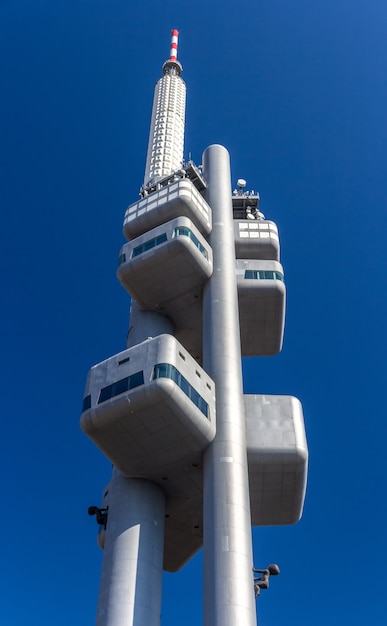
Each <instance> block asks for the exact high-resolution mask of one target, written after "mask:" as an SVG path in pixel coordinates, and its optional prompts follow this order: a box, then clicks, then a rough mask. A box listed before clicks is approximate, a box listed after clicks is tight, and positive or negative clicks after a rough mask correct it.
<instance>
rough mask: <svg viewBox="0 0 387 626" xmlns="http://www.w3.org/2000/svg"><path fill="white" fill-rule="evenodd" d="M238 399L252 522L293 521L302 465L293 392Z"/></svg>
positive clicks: (300, 500) (303, 447) (303, 448)
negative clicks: (243, 418)
mask: <svg viewBox="0 0 387 626" xmlns="http://www.w3.org/2000/svg"><path fill="white" fill-rule="evenodd" d="M244 399H245V407H246V438H247V458H248V463H249V481H250V498H251V520H252V524H253V526H272V525H277V524H294V523H295V522H297V521H298V520H299V519H300V517H301V514H302V509H303V504H304V498H305V489H306V478H307V466H308V447H307V443H306V436H305V428H304V418H303V414H302V407H301V403H300V401H299V400H297V398H294V397H293V396H263V395H245V396H244Z"/></svg>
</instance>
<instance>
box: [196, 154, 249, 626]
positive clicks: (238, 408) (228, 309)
mask: <svg viewBox="0 0 387 626" xmlns="http://www.w3.org/2000/svg"><path fill="white" fill-rule="evenodd" d="M203 173H204V176H205V178H206V180H207V183H208V188H207V190H206V200H207V202H208V203H209V205H210V206H211V208H212V216H213V228H212V233H211V235H210V243H211V246H212V251H213V258H214V271H213V275H212V277H211V278H210V279H209V281H208V282H207V283H206V285H205V288H204V294H203V367H204V369H205V370H206V371H207V372H208V374H209V375H210V376H211V377H212V378H213V379H214V381H215V384H216V412H217V413H216V420H217V426H216V437H215V439H214V442H213V443H212V444H211V445H210V446H209V448H207V450H206V452H205V454H204V502H203V508H204V520H203V521H204V542H203V545H204V626H240V625H241V624H243V626H255V625H256V610H255V599H254V589H253V578H252V564H253V557H252V538H251V518H250V499H249V487H248V468H247V452H246V434H245V416H244V402H243V390H242V365H241V348H240V331H239V311H238V296H237V284H236V277H235V249H234V245H235V244H234V231H233V212H232V201H231V176H230V159H229V154H228V152H227V150H226V149H225V148H224V147H223V146H219V145H212V146H210V147H209V148H207V149H206V150H205V152H204V154H203Z"/></svg>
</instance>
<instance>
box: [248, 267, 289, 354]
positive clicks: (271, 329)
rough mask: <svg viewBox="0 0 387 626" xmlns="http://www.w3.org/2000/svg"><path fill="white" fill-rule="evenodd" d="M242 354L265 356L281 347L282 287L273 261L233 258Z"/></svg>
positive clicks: (282, 321)
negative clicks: (234, 260)
mask: <svg viewBox="0 0 387 626" xmlns="http://www.w3.org/2000/svg"><path fill="white" fill-rule="evenodd" d="M236 274H237V286H238V301H239V320H240V332H241V350H242V356H268V355H273V354H277V353H278V352H280V350H281V348H282V340H283V333H284V324H285V301H286V288H285V284H284V282H283V281H284V274H283V268H282V265H281V264H280V263H278V262H277V261H256V260H251V259H248V260H247V259H246V260H244V259H237V260H236Z"/></svg>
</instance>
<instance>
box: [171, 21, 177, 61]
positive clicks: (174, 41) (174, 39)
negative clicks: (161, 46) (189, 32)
mask: <svg viewBox="0 0 387 626" xmlns="http://www.w3.org/2000/svg"><path fill="white" fill-rule="evenodd" d="M178 41H179V31H178V30H177V29H176V28H174V29H173V31H172V37H171V50H170V52H169V60H170V61H177V43H178Z"/></svg>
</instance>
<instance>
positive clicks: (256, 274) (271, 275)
mask: <svg viewBox="0 0 387 626" xmlns="http://www.w3.org/2000/svg"><path fill="white" fill-rule="evenodd" d="M245 278H253V279H258V280H267V279H269V280H282V282H283V280H284V275H283V274H281V272H274V271H271V270H245Z"/></svg>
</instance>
